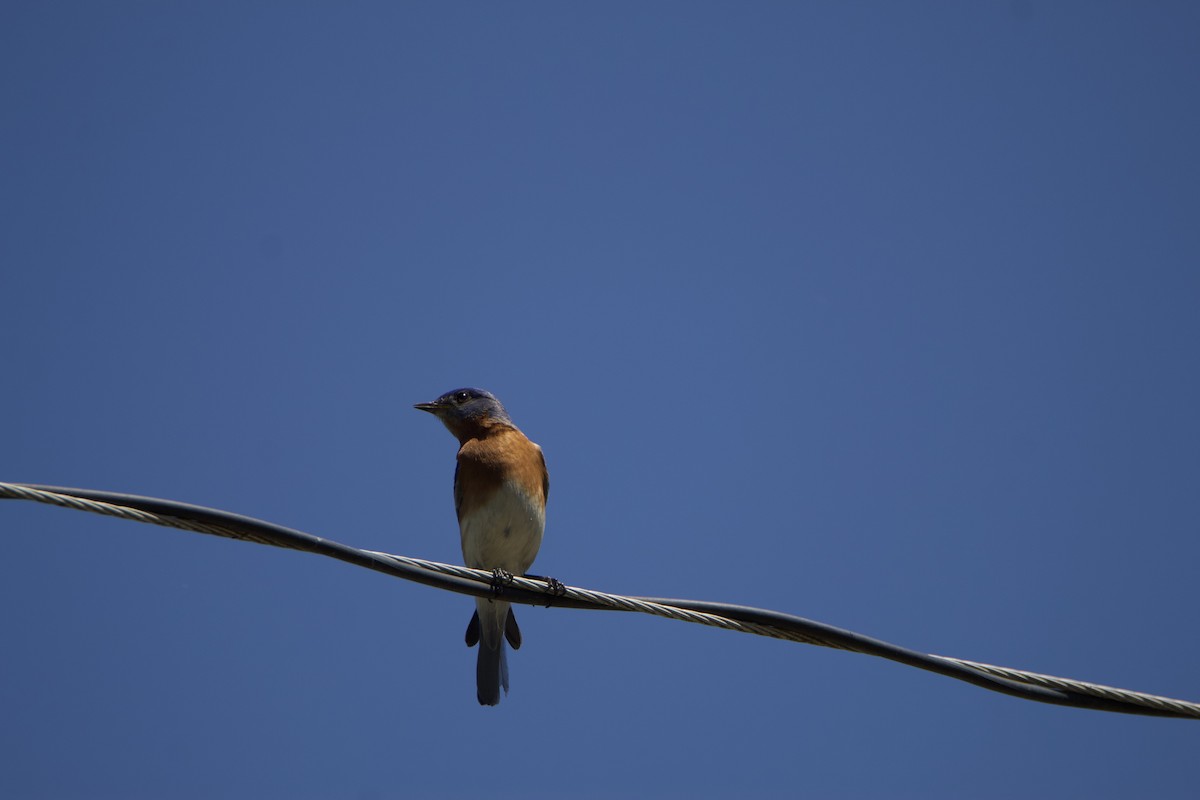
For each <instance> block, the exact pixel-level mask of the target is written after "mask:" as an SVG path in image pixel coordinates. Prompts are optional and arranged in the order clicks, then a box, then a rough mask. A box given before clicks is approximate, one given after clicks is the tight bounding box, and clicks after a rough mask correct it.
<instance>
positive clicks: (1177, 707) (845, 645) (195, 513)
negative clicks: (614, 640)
mask: <svg viewBox="0 0 1200 800" xmlns="http://www.w3.org/2000/svg"><path fill="white" fill-rule="evenodd" d="M0 499H16V500H30V501H33V502H37V503H45V504H49V505H56V506H60V507H63V508H71V509H75V510H77V511H87V512H91V513H95V514H103V515H105V516H111V517H118V518H120V519H126V520H130V521H134V522H143V523H147V524H151V525H161V526H165V527H170V528H177V529H180V530H186V531H193V532H196V533H205V534H209V535H212V536H221V537H225V538H229V539H239V540H242V541H248V542H254V543H256V544H265V545H271V546H274V547H282V548H287V549H290V550H300V551H303V552H307V553H316V554H317V555H322V556H327V557H329V558H336V559H338V560H339V561H345V562H347V563H350V564H354V565H356V566H360V567H365V568H367V569H373V570H375V571H377V572H383V573H385V574H388V575H392V576H395V577H398V578H404V579H405V580H410V581H415V582H417V583H422V584H425V585H427V586H433V587H436V588H439V589H445V590H448V591H452V592H458V593H460V594H469V595H475V596H477V597H487V596H494V595H495V594H496V593H498V592H499V593H501V594H503V596H504V599H505V600H508V601H511V602H514V603H524V604H527V605H543V606H558V607H563V608H578V609H591V610H602V611H631V612H639V613H643V614H652V615H654V616H660V617H666V618H668V619H675V620H681V621H684V622H692V623H696V624H700V625H709V626H712V627H717V628H724V629H726V630H733V631H739V632H743V633H752V634H756V635H759V636H769V637H772V638H775V639H785V640H788V641H793V642H800V643H804V644H813V645H820V646H822V647H831V648H835V649H839V650H847V651H850V652H854V653H864V654H866V655H873V656H878V657H880V658H886V659H888V660H890V661H895V662H897V663H900V664H907V665H908V666H912V667H917V668H919V669H923V670H927V671H929V672H934V673H937V674H939V675H945V676H947V677H950V678H955V679H957V680H961V681H966V682H967V683H971V684H974V685H976V686H980V687H982V688H984V689H989V690H991V691H995V692H1001V693H1003V694H1008V695H1012V696H1014V697H1020V698H1023V699H1026V700H1034V701H1037V702H1042V703H1052V704H1056V705H1064V706H1073V707H1076V708H1091V709H1095V710H1099V711H1111V712H1117V713H1125V714H1142V715H1149V716H1162V717H1176V718H1190V719H1200V703H1191V702H1187V701H1184V700H1175V699H1172V698H1169V697H1160V696H1157V695H1151V694H1145V693H1143V692H1133V691H1129V690H1127V689H1117V688H1114V687H1111V686H1103V685H1100V684H1095V683H1086V682H1083V681H1076V680H1071V679H1068V678H1058V677H1055V676H1052V675H1042V674H1039V673H1036V672H1027V671H1024V670H1017V669H1011V668H1008V667H998V666H994V665H991V664H981V663H978V662H974V661H966V660H963V659H959V658H950V657H948V656H938V655H931V654H929V653H922V652H919V651H916V650H909V649H908V648H905V647H900V646H898V645H894V644H890V643H888V642H884V641H882V640H879V639H874V638H872V637H869V636H864V635H862V634H859V633H855V632H853V631H848V630H845V629H842V628H836V627H834V626H832V625H826V624H824V623H821V622H815V621H813V620H809V619H804V618H803V617H797V616H793V615H791V614H784V613H781V612H778V611H770V610H767V609H761V608H752V607H749V606H739V605H732V604H728V603H716V602H710V601H704V600H679V599H667V598H656V597H630V596H626V595H617V594H609V593H606V592H598V591H594V590H590V589H582V588H579V587H572V586H563V585H562V584H560V583H558V582H557V581H552V580H550V579H545V578H533V577H528V576H527V577H512V578H511V579H507V578H506V579H504V580H503V581H502V582H498V579H497V576H496V575H495V574H493V573H491V572H486V571H483V570H477V569H470V568H468V567H460V566H456V565H453V564H442V563H439V562H436V561H426V560H423V559H418V558H410V557H407V556H399V555H393V554H390V553H381V552H377V551H374V550H362V549H359V548H357V547H351V546H350V545H346V544H342V543H340V542H335V541H332V540H330V539H323V538H321V537H319V536H313V535H312V534H308V533H303V532H301V531H296V530H292V529H290V528H285V527H282V526H280V525H275V524H273V523H270V522H264V521H262V520H257V519H253V518H251V517H245V516H241V515H239V514H231V513H229V512H227V511H220V510H217V509H212V508H205V507H203V506H196V505H189V504H187V503H179V502H175V501H172V500H162V499H159V498H155V497H140V496H138V495H130V494H120V493H116V492H104V491H98V490H95V489H71V488H64V487H57V486H42V485H38V484H19V483H0Z"/></svg>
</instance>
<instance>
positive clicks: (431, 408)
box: [413, 403, 440, 414]
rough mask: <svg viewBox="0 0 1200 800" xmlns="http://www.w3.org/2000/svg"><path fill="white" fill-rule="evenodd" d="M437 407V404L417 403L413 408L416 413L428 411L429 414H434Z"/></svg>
mask: <svg viewBox="0 0 1200 800" xmlns="http://www.w3.org/2000/svg"><path fill="white" fill-rule="evenodd" d="M439 407H440V406H438V404H437V403H417V404H416V405H414V406H413V408H415V409H417V410H418V411H428V412H429V413H430V414H436V413H437V412H438V408H439Z"/></svg>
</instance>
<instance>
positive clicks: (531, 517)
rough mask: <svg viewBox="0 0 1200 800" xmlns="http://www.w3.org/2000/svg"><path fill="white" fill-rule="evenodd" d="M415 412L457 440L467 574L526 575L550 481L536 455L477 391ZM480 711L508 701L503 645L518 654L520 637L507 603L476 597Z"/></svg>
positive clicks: (473, 628)
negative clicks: (427, 415) (437, 423)
mask: <svg viewBox="0 0 1200 800" xmlns="http://www.w3.org/2000/svg"><path fill="white" fill-rule="evenodd" d="M413 407H414V408H416V409H418V410H420V411H427V412H429V413H430V414H433V415H434V416H435V417H437V418H438V419H439V420H441V421H442V424H443V425H445V426H446V428H447V429H448V430H449V431H450V433H451V434H453V435H454V437H455V438H456V439H458V445H459V447H458V458H457V462H458V463H457V466H456V467H455V470H454V509H455V511H456V513H457V514H458V529H459V534H460V535H461V539H462V553H463V560H464V562H465V563H466V565H467V566H468V567H472V568H474V569H484V570H492V571H493V573H494V574H495V575H496V577H497V579H500V578H502V577H503V576H505V575H507V576H509V577H511V576H512V575H525V574H526V571H527V570H528V569H529V568H530V567H531V566H533V560H534V559H535V558H536V557H537V554H538V550H539V549H540V548H541V546H542V534H543V532H544V531H545V527H546V499H547V497H548V496H549V494H550V475H549V473H548V472H547V471H546V459H545V457H544V456H543V455H542V448H540V447H538V446H537V445H536V444H534V443H533V442H531V441H530V440H529V438H528V437H526V436H525V434H524V433H522V432H521V431H520V429H518V428H517V426H516V425H514V424H513V421H512V418H511V417H509V416H508V412H507V411H505V410H504V406H503V405H501V403H500V401H499V400H497V399H496V396H495V395H493V394H492V393H491V392H487V391H484V390H483V389H472V388H464V389H455V390H454V391H451V392H446V393H445V394H443V395H442V396H441V397H439V398H437V399H436V400H434V401H433V402H432V403H416V404H415V405H414V406H413ZM466 640H467V646H468V647H474V646H475V645H476V644H478V645H479V653H478V655H477V657H476V662H475V688H476V697H477V698H478V700H479V703H480V705H485V706H494V705H497V704H499V702H500V689H501V687H503V689H504V693H505V694H508V658H507V656H506V655H505V648H504V643H505V640H507V641H508V643H509V644H510V645H512V648H513V649H514V650H516V649H518V648H519V647H520V646H521V629H520V628H518V627H517V618H516V616H515V615H514V614H513V611H512V607H511V606H510V604H509V603H508V602H505V601H503V600H500V599H499V598H497V597H478V598H476V600H475V614H474V616H472V617H471V621H470V623H469V624H468V625H467V633H466Z"/></svg>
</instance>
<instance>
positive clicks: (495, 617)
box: [466, 597, 521, 706]
mask: <svg viewBox="0 0 1200 800" xmlns="http://www.w3.org/2000/svg"><path fill="white" fill-rule="evenodd" d="M466 638H467V645H468V646H474V645H475V644H476V643H478V644H479V655H478V657H477V659H476V661H475V692H476V696H477V697H478V698H479V704H480V705H484V706H494V705H497V704H499V702H500V688H501V687H503V688H504V692H505V694H507V693H508V657H507V655H506V653H505V647H504V640H505V639H508V642H509V644H511V645H512V646H513V649H514V650H515V649H517V648H518V647H520V646H521V629H520V628H518V627H517V618H516V617H515V616H513V612H512V608H511V606H509V604H508V603H505V602H503V601H500V600H492V599H489V598H486V597H480V598H477V599H476V606H475V615H474V616H473V617H471V622H470V624H468V625H467V637H466Z"/></svg>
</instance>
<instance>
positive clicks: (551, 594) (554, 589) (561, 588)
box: [525, 575, 567, 608]
mask: <svg viewBox="0 0 1200 800" xmlns="http://www.w3.org/2000/svg"><path fill="white" fill-rule="evenodd" d="M525 577H526V578H529V579H530V580H533V581H545V582H546V596H547V597H548V598H551V599H548V600H547V601H546V608H549V607H550V606H551V605H553V602H552V599H553V598H555V597H563V596H564V595H566V593H567V587H566V585H565V584H563V582H562V581H560V580H559V579H558V578H547V577H546V576H545V575H526V576H525Z"/></svg>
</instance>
